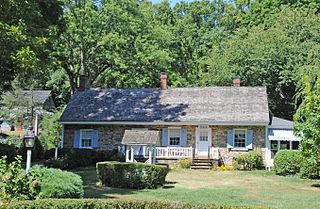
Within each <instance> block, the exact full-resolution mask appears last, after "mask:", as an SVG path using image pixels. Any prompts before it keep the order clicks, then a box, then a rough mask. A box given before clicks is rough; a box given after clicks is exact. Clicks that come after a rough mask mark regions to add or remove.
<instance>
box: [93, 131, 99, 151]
mask: <svg viewBox="0 0 320 209" xmlns="http://www.w3.org/2000/svg"><path fill="white" fill-rule="evenodd" d="M92 147H93V148H98V147H99V131H98V130H93V131H92Z"/></svg>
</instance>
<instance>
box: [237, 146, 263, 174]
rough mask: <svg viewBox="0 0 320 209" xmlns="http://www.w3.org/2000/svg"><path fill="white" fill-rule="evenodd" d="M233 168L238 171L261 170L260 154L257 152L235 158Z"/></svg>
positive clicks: (261, 159)
mask: <svg viewBox="0 0 320 209" xmlns="http://www.w3.org/2000/svg"><path fill="white" fill-rule="evenodd" d="M233 166H234V167H235V168H236V169H238V170H254V169H261V168H262V167H263V158H262V154H261V153H260V152H257V151H250V152H248V153H244V154H241V155H239V156H237V158H236V159H235V161H234V163H233Z"/></svg>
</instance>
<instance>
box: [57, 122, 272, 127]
mask: <svg viewBox="0 0 320 209" xmlns="http://www.w3.org/2000/svg"><path fill="white" fill-rule="evenodd" d="M60 123H61V124H65V125H176V126H181V125H196V126H197V125H199V122H131V121H87V122H86V121H60ZM206 124H208V125H221V126H222V125H223V126H231V125H232V126H266V125H268V122H257V123H253V122H207V123H206Z"/></svg>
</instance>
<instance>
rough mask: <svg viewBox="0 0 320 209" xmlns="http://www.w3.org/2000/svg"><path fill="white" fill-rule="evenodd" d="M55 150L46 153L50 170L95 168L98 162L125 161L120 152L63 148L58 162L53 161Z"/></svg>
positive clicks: (46, 164)
mask: <svg viewBox="0 0 320 209" xmlns="http://www.w3.org/2000/svg"><path fill="white" fill-rule="evenodd" d="M54 151H55V150H54V149H51V150H48V151H46V153H45V159H48V160H46V161H45V162H44V165H45V166H47V167H50V168H60V169H72V168H78V167H86V166H94V165H95V164H96V163H97V162H101V161H108V160H117V161H123V160H124V157H123V156H122V155H121V154H120V153H118V150H103V151H100V150H94V149H74V148H63V149H59V150H58V157H59V159H58V160H55V159H53V157H54Z"/></svg>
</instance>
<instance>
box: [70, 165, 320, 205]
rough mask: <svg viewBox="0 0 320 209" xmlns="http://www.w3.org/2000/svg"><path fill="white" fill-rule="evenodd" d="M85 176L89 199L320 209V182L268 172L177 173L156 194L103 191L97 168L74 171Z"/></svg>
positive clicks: (112, 189) (141, 191) (197, 171)
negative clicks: (98, 180) (156, 200)
mask: <svg viewBox="0 0 320 209" xmlns="http://www.w3.org/2000/svg"><path fill="white" fill-rule="evenodd" d="M74 172H75V173H77V174H79V175H81V176H82V178H83V180H84V184H85V197H87V198H124V199H140V200H141V199H144V200H155V199H158V200H169V201H171V200H172V201H182V202H192V203H215V204H228V205H230V204H231V205H261V206H269V207H272V208H292V209H294V208H297V209H298V208H299V209H308V208H312V209H315V208H320V181H310V180H302V179H299V178H298V177H281V176H276V175H272V173H270V172H266V171H251V172H250V171H209V170H173V171H170V173H169V174H168V176H167V181H168V183H167V184H166V185H165V186H164V187H163V188H160V189H156V190H149V189H145V190H131V189H115V188H106V187H100V186H98V184H97V177H96V172H95V168H83V169H78V170H76V171H74Z"/></svg>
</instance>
